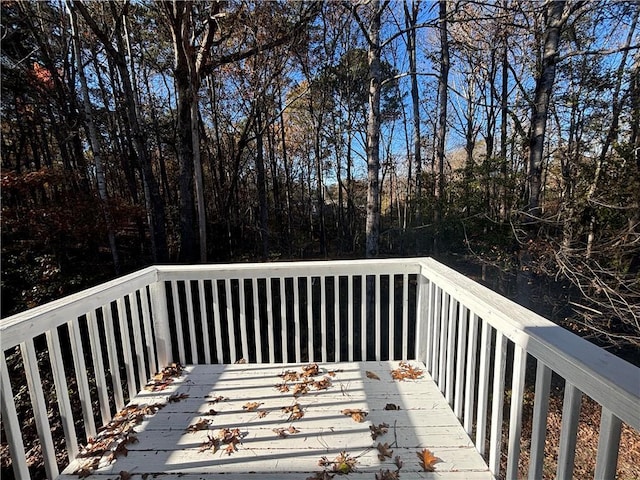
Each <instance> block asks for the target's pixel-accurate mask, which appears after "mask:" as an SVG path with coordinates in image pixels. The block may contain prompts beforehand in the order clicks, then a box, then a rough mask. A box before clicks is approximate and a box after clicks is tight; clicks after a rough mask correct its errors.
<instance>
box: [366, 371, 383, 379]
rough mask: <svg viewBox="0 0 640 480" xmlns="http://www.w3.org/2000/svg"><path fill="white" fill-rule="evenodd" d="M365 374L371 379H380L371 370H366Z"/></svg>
mask: <svg viewBox="0 0 640 480" xmlns="http://www.w3.org/2000/svg"><path fill="white" fill-rule="evenodd" d="M366 374H367V378H370V379H371V380H380V377H379V376H378V375H376V374H375V373H373V372H370V371H369V370H367V371H366Z"/></svg>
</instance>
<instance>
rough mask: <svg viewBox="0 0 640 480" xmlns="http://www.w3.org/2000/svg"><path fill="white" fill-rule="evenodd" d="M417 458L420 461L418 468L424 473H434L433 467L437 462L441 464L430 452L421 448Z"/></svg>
mask: <svg viewBox="0 0 640 480" xmlns="http://www.w3.org/2000/svg"><path fill="white" fill-rule="evenodd" d="M417 455H418V458H419V459H420V466H421V467H422V469H423V470H424V471H425V472H433V471H435V467H434V465H435V464H436V463H438V462H441V461H442V460H440V459H439V458H438V457H436V456H435V455H434V454H433V453H431V450H428V449H426V448H423V449H422V451H421V452H418V453H417Z"/></svg>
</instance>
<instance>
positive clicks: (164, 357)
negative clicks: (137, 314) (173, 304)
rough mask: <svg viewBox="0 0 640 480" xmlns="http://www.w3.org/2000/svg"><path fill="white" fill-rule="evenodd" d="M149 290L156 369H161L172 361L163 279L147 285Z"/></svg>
mask: <svg viewBox="0 0 640 480" xmlns="http://www.w3.org/2000/svg"><path fill="white" fill-rule="evenodd" d="M149 290H150V292H151V304H152V313H151V314H152V317H153V330H154V333H155V337H156V355H157V356H158V369H159V370H162V369H163V368H164V367H166V366H168V365H169V364H170V363H171V361H172V357H173V355H172V353H171V333H170V331H169V316H168V312H167V291H166V288H165V284H164V282H163V281H161V280H158V281H157V282H155V283H152V284H151V285H150V286H149Z"/></svg>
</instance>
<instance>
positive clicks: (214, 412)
mask: <svg viewBox="0 0 640 480" xmlns="http://www.w3.org/2000/svg"><path fill="white" fill-rule="evenodd" d="M217 414H218V412H216V411H215V410H214V409H213V408H212V409H210V410H209V411H208V412H207V413H205V415H209V416H211V417H213V416H215V415H217Z"/></svg>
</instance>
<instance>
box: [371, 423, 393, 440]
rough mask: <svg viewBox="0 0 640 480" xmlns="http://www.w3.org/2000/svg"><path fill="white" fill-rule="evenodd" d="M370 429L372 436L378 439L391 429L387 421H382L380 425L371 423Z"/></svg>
mask: <svg viewBox="0 0 640 480" xmlns="http://www.w3.org/2000/svg"><path fill="white" fill-rule="evenodd" d="M369 430H371V438H372V439H374V440H375V439H376V438H378V437H380V436H382V435H384V434H385V433H387V431H389V425H387V424H386V423H381V424H379V425H369Z"/></svg>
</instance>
